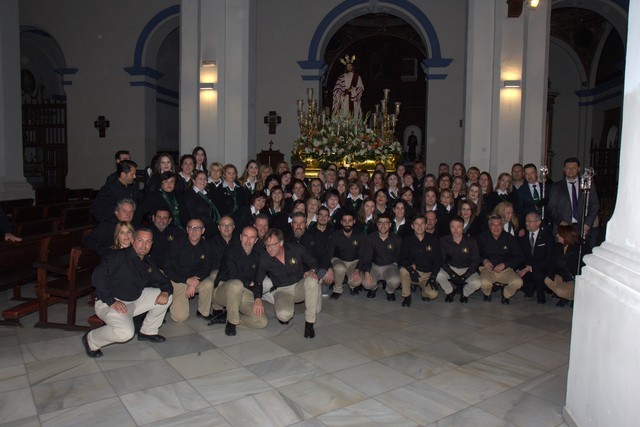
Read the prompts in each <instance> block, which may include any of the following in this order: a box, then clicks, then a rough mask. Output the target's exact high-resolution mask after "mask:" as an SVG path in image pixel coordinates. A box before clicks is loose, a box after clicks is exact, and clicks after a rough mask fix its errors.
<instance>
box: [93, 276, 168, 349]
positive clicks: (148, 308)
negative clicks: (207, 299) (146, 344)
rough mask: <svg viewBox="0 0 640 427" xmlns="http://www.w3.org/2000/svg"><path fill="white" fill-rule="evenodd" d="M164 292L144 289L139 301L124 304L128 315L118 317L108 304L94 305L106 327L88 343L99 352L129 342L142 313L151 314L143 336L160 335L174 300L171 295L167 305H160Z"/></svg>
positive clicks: (147, 318) (98, 303)
mask: <svg viewBox="0 0 640 427" xmlns="http://www.w3.org/2000/svg"><path fill="white" fill-rule="evenodd" d="M160 292H161V291H160V289H158V288H144V289H143V290H142V294H141V295H140V297H139V298H138V299H137V300H135V301H121V302H123V303H124V304H125V305H126V306H127V312H126V313H125V314H122V313H118V312H117V311H115V310H113V309H112V308H111V307H109V306H108V305H107V304H105V303H104V302H102V301H100V300H96V302H95V304H94V308H95V310H96V314H97V315H98V317H99V318H100V319H102V321H104V323H106V325H105V326H103V327H101V328H98V329H94V330H93V331H91V332H89V334H88V335H87V341H88V342H89V347H90V348H91V350H93V351H95V350H99V349H100V348H102V347H104V346H106V345H109V344H112V343H115V342H125V341H129V340H130V339H131V338H133V334H134V333H135V327H134V325H133V318H134V317H135V316H138V315H139V314H142V313H147V316H146V317H145V318H144V323H142V327H141V328H140V333H142V334H145V335H157V334H158V329H160V326H162V321H163V320H164V315H165V314H166V313H167V309H168V308H169V305H170V304H171V301H172V296H171V295H170V296H169V302H168V303H167V304H165V305H158V304H156V298H158V295H160Z"/></svg>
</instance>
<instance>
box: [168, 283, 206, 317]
mask: <svg viewBox="0 0 640 427" xmlns="http://www.w3.org/2000/svg"><path fill="white" fill-rule="evenodd" d="M171 284H172V285H173V304H171V307H170V308H169V312H170V313H171V318H172V319H173V321H174V322H178V323H181V322H184V321H186V320H187V319H188V318H189V298H187V288H188V287H189V286H188V285H187V284H186V283H177V282H174V281H173V280H172V281H171ZM196 294H198V311H199V312H200V314H202V315H203V316H208V315H209V314H210V313H211V301H213V280H212V279H211V276H209V277H207V278H206V279H204V280H201V281H200V283H199V284H198V287H197V288H196Z"/></svg>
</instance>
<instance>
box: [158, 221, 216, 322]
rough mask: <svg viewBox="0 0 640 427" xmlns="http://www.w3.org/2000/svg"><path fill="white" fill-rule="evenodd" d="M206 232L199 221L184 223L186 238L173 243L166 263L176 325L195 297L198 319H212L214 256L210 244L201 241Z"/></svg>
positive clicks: (171, 308)
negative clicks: (191, 299) (196, 296)
mask: <svg viewBox="0 0 640 427" xmlns="http://www.w3.org/2000/svg"><path fill="white" fill-rule="evenodd" d="M204 232H205V228H204V224H203V222H202V221H201V220H200V219H197V218H196V219H192V220H190V221H189V222H188V223H187V238H186V239H179V240H178V241H176V242H175V244H174V247H173V251H172V254H171V256H169V257H168V258H167V260H166V263H165V273H166V275H167V277H168V278H169V280H171V283H172V284H173V304H172V305H171V307H170V308H169V312H170V313H171V318H172V319H173V320H174V321H175V322H184V321H186V320H187V319H188V318H189V298H193V297H194V296H195V294H199V297H198V313H197V315H198V317H202V318H203V319H205V320H211V319H212V318H213V315H211V314H210V311H211V299H212V296H213V278H211V277H210V276H211V271H212V270H213V262H214V255H213V250H212V248H211V245H209V244H207V242H205V241H204V239H203V238H202V235H203V234H204Z"/></svg>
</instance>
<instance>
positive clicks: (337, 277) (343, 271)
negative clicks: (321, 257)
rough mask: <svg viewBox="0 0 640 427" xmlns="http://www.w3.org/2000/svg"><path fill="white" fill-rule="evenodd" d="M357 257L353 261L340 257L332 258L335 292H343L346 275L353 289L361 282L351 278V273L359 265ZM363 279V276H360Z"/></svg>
mask: <svg viewBox="0 0 640 427" xmlns="http://www.w3.org/2000/svg"><path fill="white" fill-rule="evenodd" d="M358 261H359V260H357V259H355V260H353V261H343V260H341V259H340V258H331V266H332V267H333V277H334V281H333V292H335V293H336V294H341V293H342V282H344V278H345V276H346V277H347V283H348V284H349V287H350V288H351V289H353V288H356V287H358V286H359V285H360V283H361V282H353V281H352V280H351V274H352V273H353V271H354V270H355V269H356V267H357V266H358ZM360 280H362V277H360Z"/></svg>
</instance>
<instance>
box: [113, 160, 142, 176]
mask: <svg viewBox="0 0 640 427" xmlns="http://www.w3.org/2000/svg"><path fill="white" fill-rule="evenodd" d="M137 168H138V165H137V164H136V162H134V161H133V160H123V161H121V162H120V163H118V167H117V168H116V173H117V174H118V176H120V174H121V173H125V174H127V173H129V172H131V169H133V170H136V169H137Z"/></svg>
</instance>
